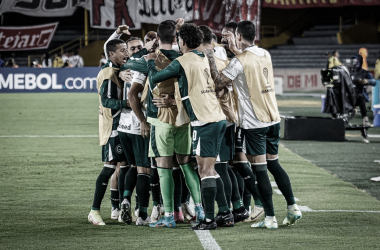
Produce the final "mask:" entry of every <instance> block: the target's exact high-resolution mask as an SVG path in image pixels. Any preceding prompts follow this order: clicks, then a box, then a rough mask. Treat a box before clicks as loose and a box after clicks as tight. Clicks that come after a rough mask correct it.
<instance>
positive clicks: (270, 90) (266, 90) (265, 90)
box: [261, 87, 274, 94]
mask: <svg viewBox="0 0 380 250" xmlns="http://www.w3.org/2000/svg"><path fill="white" fill-rule="evenodd" d="M269 92H274V89H272V88H271V87H269V88H267V89H264V90H261V94H266V93H269Z"/></svg>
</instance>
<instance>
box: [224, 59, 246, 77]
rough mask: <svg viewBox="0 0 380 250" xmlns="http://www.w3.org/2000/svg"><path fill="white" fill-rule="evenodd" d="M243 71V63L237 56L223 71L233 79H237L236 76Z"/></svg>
mask: <svg viewBox="0 0 380 250" xmlns="http://www.w3.org/2000/svg"><path fill="white" fill-rule="evenodd" d="M243 72H244V70H243V65H241V63H240V61H239V60H238V59H237V58H232V60H231V61H230V63H229V64H228V65H227V67H226V68H225V69H224V70H223V71H222V73H223V74H224V75H225V76H227V77H228V78H230V79H231V80H232V81H233V80H235V78H236V77H237V76H238V75H239V74H241V73H243Z"/></svg>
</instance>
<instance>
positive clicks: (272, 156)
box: [266, 154, 278, 160]
mask: <svg viewBox="0 0 380 250" xmlns="http://www.w3.org/2000/svg"><path fill="white" fill-rule="evenodd" d="M266 156H267V160H276V159H278V154H275V155H272V154H267V155H266Z"/></svg>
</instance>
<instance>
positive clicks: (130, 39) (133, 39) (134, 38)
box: [125, 36, 142, 48]
mask: <svg viewBox="0 0 380 250" xmlns="http://www.w3.org/2000/svg"><path fill="white" fill-rule="evenodd" d="M136 40H139V41H141V42H142V40H141V38H140V37H135V36H131V37H130V38H129V39H128V40H127V41H125V43H126V44H127V48H128V43H129V42H132V41H136Z"/></svg>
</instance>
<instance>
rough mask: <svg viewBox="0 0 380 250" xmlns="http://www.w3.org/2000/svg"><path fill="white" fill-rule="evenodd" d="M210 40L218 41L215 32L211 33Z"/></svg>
mask: <svg viewBox="0 0 380 250" xmlns="http://www.w3.org/2000/svg"><path fill="white" fill-rule="evenodd" d="M211 40H215V41H216V42H218V37H217V36H216V35H215V33H212V35H211Z"/></svg>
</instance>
